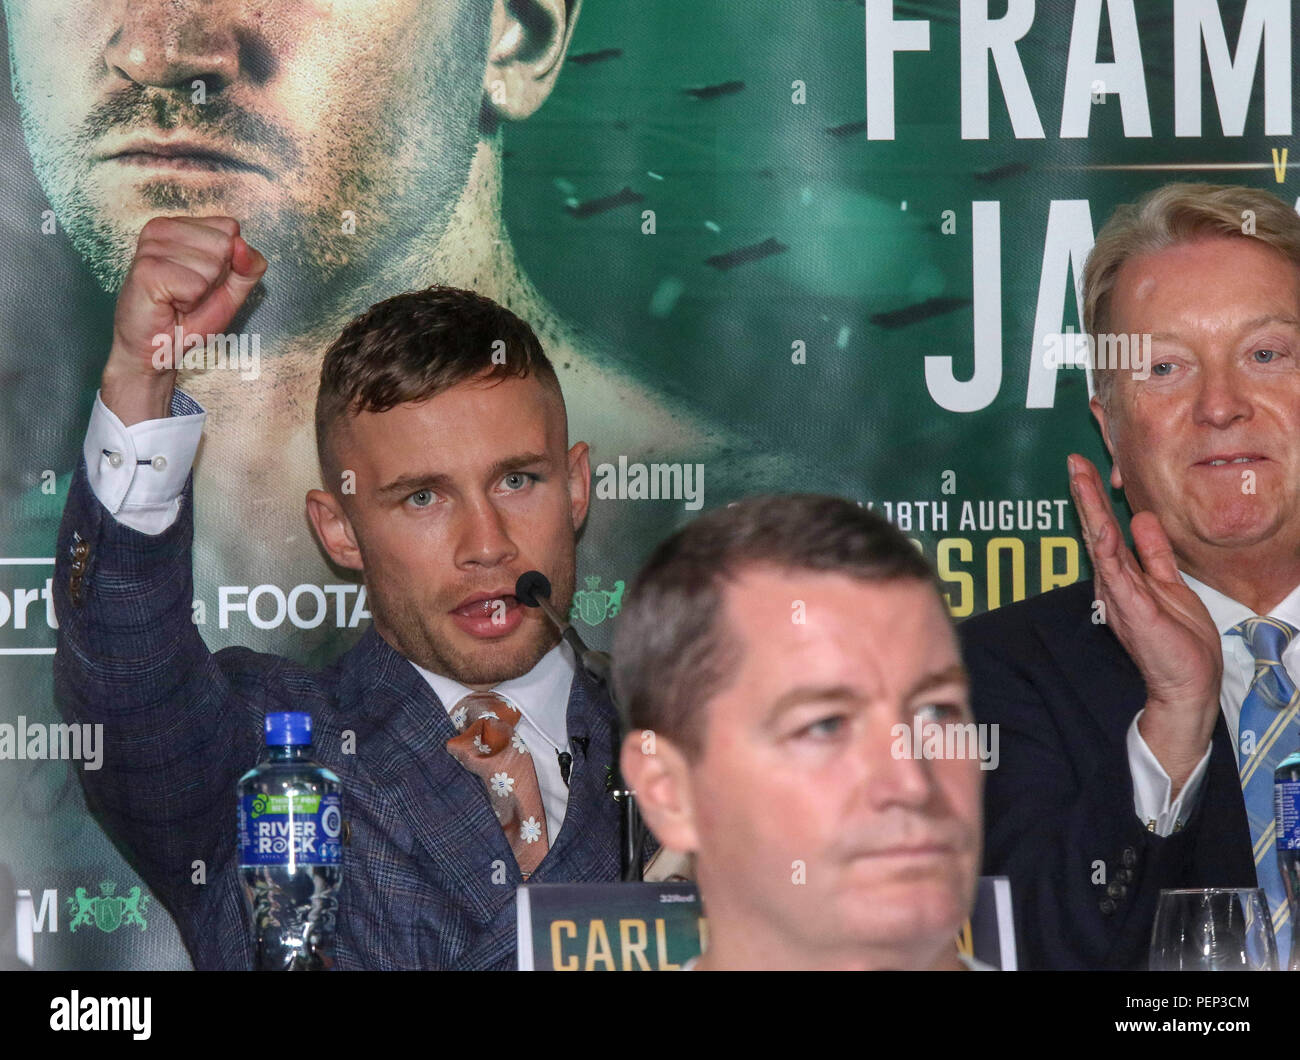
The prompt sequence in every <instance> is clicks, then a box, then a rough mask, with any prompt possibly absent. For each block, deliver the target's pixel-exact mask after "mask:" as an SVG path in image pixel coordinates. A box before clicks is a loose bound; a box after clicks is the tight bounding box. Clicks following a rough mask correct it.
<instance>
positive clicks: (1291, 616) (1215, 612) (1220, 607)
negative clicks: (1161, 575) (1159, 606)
mask: <svg viewBox="0 0 1300 1060" xmlns="http://www.w3.org/2000/svg"><path fill="white" fill-rule="evenodd" d="M1179 574H1182V577H1183V581H1184V582H1186V583H1187V587H1188V588H1189V589H1191V590H1192V592H1194V593H1195V594H1196V595H1197V596H1199V597H1200V598H1201V603H1203V604H1204V605H1205V610H1207V611H1208V612H1210V619H1211V620H1212V621H1213V622H1214V626H1215V628H1216V629H1217V630H1218V631H1219V634H1220V635H1221V636H1225V637H1226V636H1227V635H1228V634H1229V633H1230V632H1231V631H1232V628H1233V627H1234V626H1236V625H1237V624H1238V623H1240V622H1243V621H1245V620H1246V619H1248V618H1255V617H1256V615H1255V612H1254V611H1252V610H1251V609H1250V608H1249V607H1247V606H1246V605H1245V604H1241V603H1238V602H1237V601H1236V600H1234V599H1232V598H1231V597H1230V596H1225V595H1224V594H1223V593H1221V592H1219V590H1218V589H1212V588H1210V586H1208V585H1206V584H1205V583H1204V582H1201V581H1197V580H1196V579H1195V578H1193V577H1192V576H1191V575H1190V574H1186V573H1184V572H1182V571H1179ZM1269 614H1271V615H1272V616H1273V617H1274V618H1280V619H1281V620H1282V621H1283V622H1289V623H1290V624H1291V625H1293V626H1295V627H1296V628H1297V629H1300V585H1297V586H1296V587H1295V588H1294V589H1292V590H1291V592H1290V594H1289V595H1288V596H1287V598H1286V599H1285V600H1283V601H1282V602H1281V603H1280V604H1278V605H1277V606H1276V607H1275V608H1273V610H1272V611H1270V612H1269Z"/></svg>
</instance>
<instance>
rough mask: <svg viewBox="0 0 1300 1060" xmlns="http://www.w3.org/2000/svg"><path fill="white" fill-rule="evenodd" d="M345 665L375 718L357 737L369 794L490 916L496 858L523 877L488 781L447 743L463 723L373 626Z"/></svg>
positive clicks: (363, 706) (365, 710) (497, 893)
mask: <svg viewBox="0 0 1300 1060" xmlns="http://www.w3.org/2000/svg"><path fill="white" fill-rule="evenodd" d="M345 670H346V671H348V673H347V674H346V675H345V678H344V680H345V684H346V683H349V682H350V683H351V684H352V686H353V689H354V690H355V691H354V692H353V694H354V695H356V697H357V698H356V700H355V702H356V703H358V704H359V708H358V709H359V712H360V713H361V715H362V716H363V717H365V718H366V719H367V720H368V722H369V732H368V733H367V734H365V735H363V734H358V742H357V759H358V761H357V763H356V765H357V768H358V770H359V771H361V772H364V773H365V774H366V780H367V791H366V792H365V797H368V798H371V799H374V800H376V801H377V802H379V803H380V804H384V805H386V807H387V810H388V812H387V813H385V814H383V815H382V816H383V818H386V819H390V820H401V821H404V822H406V823H407V824H408V825H409V827H410V829H411V832H412V834H413V836H414V839H415V841H416V842H417V843H418V844H419V845H420V846H422V847H423V848H424V850H425V851H426V852H427V853H428V854H429V856H430V857H431V858H432V859H433V860H434V861H435V862H436V863H437V864H438V865H439V866H441V867H442V869H443V870H444V871H445V872H446V873H447V874H448V875H449V876H450V877H452V878H453V879H454V880H455V882H456V884H457V890H458V897H462V898H468V900H469V901H470V903H471V904H472V906H473V908H474V910H475V911H476V914H477V916H478V917H479V918H480V919H482V920H488V919H490V918H491V917H492V916H494V915H495V914H496V912H497V911H498V910H499V908H500V906H501V894H502V888H501V885H500V883H499V882H496V883H494V882H493V877H494V876H496V878H497V880H499V879H500V874H499V873H497V872H494V871H493V864H494V862H504V863H505V865H506V866H507V871H508V872H513V873H514V874H515V876H516V877H517V876H518V871H519V870H518V866H517V865H516V863H515V860H514V855H513V854H512V853H511V850H510V845H509V843H508V842H507V841H506V837H505V833H504V832H503V831H502V829H501V825H500V823H499V822H498V821H497V819H496V816H495V814H493V812H492V808H491V806H490V804H489V802H488V797H487V792H486V791H485V790H484V788H483V782H482V781H481V780H480V779H479V778H478V777H476V776H474V775H473V774H472V773H470V772H469V771H468V770H466V769H465V768H464V767H463V766H462V765H461V764H460V763H459V762H457V761H456V760H455V759H454V758H453V757H452V756H451V754H450V753H449V752H448V751H447V741H448V740H450V739H451V738H452V737H453V736H455V735H456V730H455V727H454V726H453V725H452V723H451V719H450V718H449V717H448V716H447V711H446V709H445V707H444V706H443V704H442V703H441V701H440V700H439V699H438V696H437V695H436V694H435V693H434V691H433V689H432V688H431V687H430V686H429V683H428V682H427V681H425V680H424V678H423V677H421V676H420V674H419V672H418V671H417V670H416V669H415V667H414V666H412V665H411V663H410V661H409V660H407V659H406V658H404V657H403V656H402V655H400V654H399V653H398V652H397V651H396V650H395V649H394V648H393V647H392V646H391V645H389V644H388V642H387V641H385V640H384V639H383V637H381V636H380V635H379V634H378V633H376V632H375V630H374V627H373V626H372V627H371V628H370V629H369V630H368V631H367V632H366V634H365V635H364V637H363V638H362V640H361V641H360V642H359V643H358V644H357V646H356V648H354V649H353V651H352V652H350V653H349V655H348V657H347V663H346V664H345ZM348 691H349V690H348V689H345V690H344V694H343V696H342V697H341V698H342V699H343V702H344V703H348ZM367 745H368V746H367ZM357 794H358V795H360V794H361V793H357ZM346 796H347V793H346V792H345V798H346Z"/></svg>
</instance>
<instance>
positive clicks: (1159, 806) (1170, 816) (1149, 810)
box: [1125, 711, 1210, 836]
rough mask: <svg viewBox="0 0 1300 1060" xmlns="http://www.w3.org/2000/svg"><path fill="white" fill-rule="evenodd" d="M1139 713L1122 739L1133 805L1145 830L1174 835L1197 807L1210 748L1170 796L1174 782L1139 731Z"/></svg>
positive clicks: (1140, 714) (1162, 834) (1161, 834)
mask: <svg viewBox="0 0 1300 1060" xmlns="http://www.w3.org/2000/svg"><path fill="white" fill-rule="evenodd" d="M1141 717H1142V711H1138V713H1137V716H1136V717H1134V719H1133V721H1132V722H1131V723H1130V724H1129V727H1128V736H1127V738H1126V740H1125V743H1126V745H1127V747H1128V765H1129V772H1130V773H1132V774H1133V809H1134V812H1135V813H1136V814H1137V815H1138V820H1140V821H1141V822H1142V823H1143V825H1145V826H1146V828H1147V830H1148V831H1150V832H1154V833H1155V834H1156V835H1160V836H1169V835H1173V834H1174V833H1175V832H1177V831H1180V830H1181V829H1182V827H1183V825H1184V824H1185V823H1186V822H1187V818H1188V817H1190V816H1191V814H1192V810H1193V809H1195V808H1196V797H1197V795H1199V794H1200V791H1201V784H1202V782H1203V781H1204V780H1205V771H1206V769H1207V768H1208V766H1209V761H1210V748H1208V747H1207V748H1206V749H1205V754H1204V755H1202V756H1201V760H1200V761H1199V762H1197V763H1196V768H1195V769H1193V770H1192V775H1191V776H1190V777H1188V778H1187V783H1186V784H1184V785H1183V790H1182V791H1180V792H1179V793H1178V798H1176V799H1173V800H1171V799H1170V798H1169V793H1170V791H1172V790H1173V786H1174V782H1173V781H1172V780H1171V779H1170V778H1169V774H1168V773H1166V772H1165V770H1164V767H1163V766H1162V765H1161V764H1160V762H1159V761H1158V760H1157V759H1156V756H1155V755H1153V754H1152V753H1151V748H1149V747H1148V746H1147V743H1146V741H1145V740H1144V739H1142V734H1141V733H1140V732H1138V719H1139V718H1141Z"/></svg>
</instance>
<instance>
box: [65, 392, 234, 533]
mask: <svg viewBox="0 0 1300 1060" xmlns="http://www.w3.org/2000/svg"><path fill="white" fill-rule="evenodd" d="M171 412H172V414H171V415H170V416H169V417H167V418H166V419H161V420H144V421H142V422H140V423H136V424H133V425H132V426H130V427H128V426H126V425H125V424H124V423H123V422H122V421H121V420H120V419H118V418H117V416H116V415H115V414H114V412H113V411H112V409H110V408H109V407H108V406H107V405H105V404H104V402H103V401H102V400H101V398H100V395H99V392H98V391H96V392H95V407H94V409H93V410H91V413H90V426H89V427H87V428H86V441H85V443H84V444H83V446H82V454H83V455H84V456H85V458H86V477H87V478H88V479H89V481H90V488H91V490H92V492H94V494H95V496H96V497H97V498H98V500H99V503H100V504H102V505H103V506H104V507H105V508H107V509H108V511H109V514H110V515H112V516H113V518H115V519H116V520H117V521H118V522H119V523H121V524H122V525H123V526H129V527H130V528H131V529H132V530H138V531H140V533H142V534H153V535H157V534H161V533H162V532H163V531H164V530H166V529H167V528H168V527H169V526H171V525H172V523H174V522H175V521H176V516H177V514H178V513H179V512H180V510H181V502H180V496H181V493H182V492H183V491H184V489H185V480H186V479H188V478H189V477H190V469H191V468H192V467H193V466H194V454H195V452H197V451H198V448H199V439H200V438H202V437H203V421H204V420H205V419H207V417H208V414H207V413H206V412H204V411H203V409H202V407H201V406H200V405H199V403H198V402H197V401H195V400H194V399H193V398H192V397H190V396H189V395H188V394H186V393H184V392H183V391H181V390H177V391H176V392H175V393H174V394H173V395H172V407H171ZM141 461H145V463H141Z"/></svg>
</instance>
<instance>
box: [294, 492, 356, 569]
mask: <svg viewBox="0 0 1300 1060" xmlns="http://www.w3.org/2000/svg"><path fill="white" fill-rule="evenodd" d="M307 518H308V519H310V520H311V525H312V526H314V527H315V528H316V536H317V537H318V538H320V543H321V545H322V546H323V547H324V549H325V551H326V552H327V553H328V554H329V558H330V559H332V560H333V561H334V562H335V563H337V564H338V565H339V566H340V567H346V568H347V569H348V570H365V564H364V563H363V562H362V559H361V549H359V548H358V547H357V537H356V534H355V533H353V531H352V523H351V522H350V521H349V519H348V517H347V513H346V512H344V510H343V505H342V504H341V503H339V499H338V498H337V497H335V496H334V494H332V493H328V492H326V491H325V490H308V491H307Z"/></svg>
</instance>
